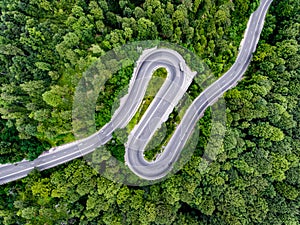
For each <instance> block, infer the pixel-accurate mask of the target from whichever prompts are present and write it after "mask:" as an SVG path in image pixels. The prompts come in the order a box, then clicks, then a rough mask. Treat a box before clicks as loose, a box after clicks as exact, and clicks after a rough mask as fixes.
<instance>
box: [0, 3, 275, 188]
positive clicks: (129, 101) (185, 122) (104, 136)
mask: <svg viewBox="0 0 300 225" xmlns="http://www.w3.org/2000/svg"><path fill="white" fill-rule="evenodd" d="M271 3H272V0H261V4H260V6H259V7H258V9H257V10H256V11H255V12H254V13H253V14H252V15H251V16H250V19H249V22H248V25H247V29H246V31H245V34H244V38H243V40H242V42H241V45H240V51H239V54H238V56H237V59H236V61H235V63H234V64H233V65H232V67H231V68H230V69H229V70H228V71H227V72H226V73H225V74H224V75H223V76H222V77H221V78H219V79H218V80H217V81H216V82H214V83H213V84H212V85H210V86H209V87H208V88H207V89H205V90H204V91H203V92H202V93H201V94H200V95H199V96H198V97H197V98H196V99H195V100H194V102H193V103H192V105H191V106H190V107H189V108H188V110H187V111H186V113H185V115H184V117H183V118H182V120H181V122H180V124H179V125H178V127H177V129H176V131H175V132H174V134H173V136H172V138H171V139H170V141H169V143H168V145H167V146H166V148H165V150H164V151H163V153H162V154H161V156H160V157H159V159H158V160H156V161H154V162H151V163H150V162H147V161H146V160H145V159H144V157H143V150H142V149H141V148H136V147H137V146H138V145H137V144H138V143H137V141H136V140H139V139H137V138H134V137H140V136H141V135H142V134H143V132H144V133H145V132H148V133H147V134H148V135H150V136H151V135H153V130H155V129H156V128H157V127H159V124H161V123H162V121H163V120H164V119H165V118H166V117H167V115H168V114H169V113H170V111H171V110H172V107H173V106H172V105H174V104H173V102H174V103H176V101H177V100H178V99H180V96H181V94H182V92H183V91H184V90H186V89H187V87H188V85H189V82H191V79H192V78H193V76H194V74H193V73H192V72H191V71H190V70H189V69H188V68H187V67H186V65H185V62H184V61H182V60H183V59H182V57H181V56H180V55H179V54H178V53H176V52H175V51H173V50H167V49H151V50H149V51H148V52H147V51H146V52H144V53H145V54H143V56H142V57H141V58H140V59H139V61H138V63H137V67H136V68H135V70H134V74H133V77H132V79H131V82H130V87H129V93H128V94H127V95H126V96H125V97H124V98H122V99H121V103H120V107H119V109H117V111H116V112H115V113H114V115H113V117H112V120H111V122H109V123H108V124H106V125H105V126H104V127H103V128H102V129H101V130H100V131H98V132H97V133H95V134H93V135H91V136H89V137H88V138H85V139H82V140H79V141H76V142H72V143H69V144H66V145H63V146H59V147H56V148H53V149H51V150H49V151H47V152H46V153H44V154H42V155H41V156H39V157H38V158H37V159H36V160H34V161H31V162H30V161H27V160H23V161H21V162H18V163H15V164H4V165H0V184H4V183H7V182H11V181H14V180H17V179H20V178H22V177H25V176H27V175H28V173H29V172H30V171H31V170H33V169H34V168H37V169H38V170H45V169H48V168H52V167H55V166H57V165H60V164H63V163H65V162H68V161H71V160H73V159H75V158H79V157H82V156H83V155H86V154H88V153H90V152H92V151H94V150H95V149H96V148H97V147H99V146H102V145H104V144H105V143H107V142H108V141H109V140H110V139H111V138H112V133H113V131H114V130H115V129H117V128H122V127H125V126H126V125H127V124H128V122H129V121H130V120H131V118H132V117H133V116H134V114H135V112H136V111H137V109H138V107H139V105H140V103H141V101H142V99H143V96H144V94H145V91H146V88H147V84H148V82H149V80H150V78H151V75H152V74H151V73H152V72H153V71H154V70H155V69H156V68H158V67H166V68H167V70H168V78H167V79H166V82H165V83H164V84H163V86H162V88H161V90H164V91H165V93H164V92H163V91H159V93H158V95H157V96H158V97H157V96H156V97H155V99H154V100H153V102H152V103H151V105H150V106H149V109H148V110H147V112H146V113H147V114H148V115H150V116H151V115H152V114H154V113H157V112H156V111H155V109H158V108H159V106H161V105H162V104H165V105H164V107H165V108H166V112H162V114H157V115H161V116H162V120H157V121H156V122H155V121H154V122H155V123H154V126H153V127H152V129H150V130H149V131H146V130H145V128H144V127H147V126H145V123H146V122H147V121H146V117H143V118H145V119H143V118H142V120H141V121H140V123H139V125H140V126H142V127H141V128H143V129H138V127H139V125H137V126H136V128H135V129H134V130H133V131H132V133H131V135H130V136H129V138H128V142H127V144H126V154H125V160H126V164H127V165H128V166H129V168H130V169H131V170H132V171H133V172H134V173H135V174H137V175H138V176H139V177H141V178H143V179H146V180H156V179H160V178H162V177H164V176H166V175H167V174H168V172H169V171H170V170H171V169H172V164H173V163H174V162H175V161H176V160H177V159H178V157H179V155H180V152H181V150H182V148H183V147H184V144H185V143H186V141H187V139H188V138H189V136H190V135H191V133H192V131H193V129H194V126H195V124H196V122H197V121H198V120H199V118H200V117H201V116H202V115H203V113H204V111H205V109H206V108H207V107H208V106H210V105H212V104H213V103H214V102H215V101H216V100H217V99H218V98H219V97H220V96H222V94H224V92H226V91H227V90H228V89H230V88H232V87H234V86H235V85H236V84H237V82H238V81H239V80H240V79H241V77H242V75H243V74H244V72H245V71H246V69H247V68H248V66H249V63H250V61H251V57H252V53H253V52H254V51H255V49H256V45H257V43H258V40H259V37H260V33H261V30H262V28H263V24H264V19H265V16H266V13H267V10H268V8H269V6H270V4H271ZM165 54H166V55H165ZM167 55H168V56H167ZM180 62H181V63H183V64H180ZM178 64H179V65H178ZM182 65H184V67H185V69H184V73H185V76H182V75H183V74H182V71H181V72H180V71H179V70H180V67H181V66H182ZM178 68H179V70H178ZM146 71H147V73H145V72H146ZM149 72H151V73H149ZM186 75H188V76H186ZM187 77H189V78H187ZM174 85H177V87H179V90H181V91H178V93H174V92H172V88H174ZM171 96H173V97H174V98H173V99H171ZM166 103H167V104H166ZM151 118H153V117H151ZM156 118H157V117H156ZM143 124H144V125H143ZM54 149H55V151H53V150H54Z"/></svg>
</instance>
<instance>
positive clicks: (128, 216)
mask: <svg viewBox="0 0 300 225" xmlns="http://www.w3.org/2000/svg"><path fill="white" fill-rule="evenodd" d="M258 4H259V1H258V0H254V1H250V0H237V1H231V0H217V1H211V0H195V1H191V0H184V1H177V0H145V1H143V0H138V1H129V0H124V1H107V0H97V1H83V0H75V1H69V0H61V1H50V0H4V1H1V2H0V9H1V14H0V30H1V32H0V116H1V118H0V129H1V135H0V160H1V163H6V162H15V161H19V160H21V159H23V158H27V159H34V158H36V157H37V156H38V155H39V154H40V153H41V152H42V151H43V150H46V149H48V148H49V147H50V146H55V145H60V144H63V143H66V142H69V141H71V140H73V139H74V136H73V133H72V124H71V118H72V101H73V94H74V90H75V87H76V85H77V83H78V81H79V79H80V78H81V74H82V72H83V71H85V70H86V68H88V67H89V66H90V65H91V63H92V62H94V61H95V60H96V59H97V57H99V56H101V55H103V54H104V53H105V52H106V51H109V50H110V49H112V48H114V47H117V46H121V45H123V44H125V43H127V42H131V41H136V40H149V39H153V40H154V39H159V40H165V41H169V42H172V43H176V44H178V45H181V46H183V47H186V48H188V49H189V50H191V51H192V52H194V53H195V54H197V55H198V56H200V57H201V58H202V59H203V60H204V61H205V63H206V64H207V65H208V66H209V68H210V69H211V71H212V72H213V73H214V74H215V75H216V76H217V77H219V76H221V75H222V74H223V73H224V72H225V71H227V70H228V69H229V68H230V66H231V65H232V63H233V62H234V60H235V57H236V55H237V52H238V47H239V43H240V40H241V38H242V35H243V32H244V30H245V27H246V24H247V20H248V18H249V16H250V14H251V13H252V12H253V11H254V10H255V8H256V7H257V6H258ZM299 12H300V3H299V1H298V0H274V1H273V3H272V6H271V8H270V11H269V14H268V15H267V17H266V23H265V26H264V30H263V32H262V37H261V40H260V41H259V44H258V48H257V50H256V52H255V53H254V55H253V60H252V62H251V65H250V67H249V69H248V71H247V72H246V74H245V77H244V79H243V80H242V81H241V82H239V84H238V86H237V87H235V88H233V89H232V90H229V91H228V92H227V93H226V94H225V100H226V108H227V110H226V113H227V124H226V135H225V138H224V143H223V146H222V148H221V149H218V152H219V155H218V156H217V158H216V160H215V161H213V162H212V163H211V164H210V165H209V167H208V169H207V170H206V171H205V172H201V168H199V164H200V163H201V162H202V161H203V159H202V154H203V151H204V149H205V147H206V145H207V142H208V139H209V135H210V123H209V119H210V111H209V110H208V112H206V114H205V116H204V118H203V119H202V120H201V121H200V122H199V128H200V134H199V141H198V143H197V149H196V151H195V154H194V155H193V156H192V159H191V160H190V161H189V162H188V163H187V164H186V165H185V166H184V167H183V169H182V170H180V171H179V172H178V173H176V174H175V175H174V176H172V177H170V178H169V179H167V180H165V181H163V182H161V183H158V184H154V185H151V186H145V187H130V186H126V185H123V184H119V183H115V182H112V181H110V180H108V179H106V178H104V177H102V176H101V175H99V174H97V173H96V172H95V171H94V170H93V169H92V168H91V167H90V166H88V164H87V162H86V161H84V160H83V159H76V160H74V161H72V162H69V163H67V164H65V165H61V166H58V167H55V168H54V169H51V170H47V171H44V172H42V173H41V172H38V171H34V172H33V173H31V174H30V176H28V177H26V178H24V179H22V180H19V181H16V182H12V183H9V184H6V185H1V186H0V224H4V225H11V224H35V225H38V224H49V225H50V224H107V225H108V224H111V225H118V224H119V225H123V224H157V225H160V224H161V225H167V224H172V225H177V224H178V225H182V224H188V225H193V224H224V225H225V224H236V225H239V224H261V225H269V224H272V225H281V224H288V225H296V224H298V223H299V221H300V216H299V205H300V195H299V190H300V175H299V174H300V166H299V165H300V163H299V158H300V157H299V156H300V152H299V151H300V133H299V131H300V129H299V128H300V127H299V121H300V111H299V109H300V107H299V106H300V105H299V102H300V101H299V95H300V85H299V84H300V80H299V79H300V76H299V74H300V50H299V49H300V48H299V41H300V29H299V28H300V17H299ZM132 72H133V66H132V67H127V68H124V69H122V70H120V71H119V72H118V73H117V74H114V75H113V76H112V78H111V79H109V80H108V81H107V83H106V86H105V88H104V89H103V90H102V91H101V93H100V94H99V98H98V102H97V106H96V118H95V119H96V124H97V126H98V127H101V126H103V125H104V124H105V123H107V122H108V121H109V119H110V117H111V108H112V105H113V103H114V102H115V98H116V97H117V96H118V94H119V93H120V91H121V90H123V88H124V87H125V86H126V85H128V83H129V80H130V76H131V74H132ZM199 91H200V90H199V87H198V86H195V85H194V86H192V88H191V89H190V90H189V94H191V96H194V95H195V96H196V95H197V93H198V92H199ZM174 118H175V117H174ZM113 141H114V142H113ZM113 141H111V142H110V143H109V144H108V145H107V148H109V149H110V151H111V152H112V154H115V155H118V157H119V159H120V160H122V154H123V157H124V153H123V152H122V149H121V147H120V146H123V145H122V144H120V143H119V142H118V140H113ZM123 149H124V147H123ZM107 157H108V158H109V157H110V156H107ZM103 160H104V159H103ZM116 169H118V168H116Z"/></svg>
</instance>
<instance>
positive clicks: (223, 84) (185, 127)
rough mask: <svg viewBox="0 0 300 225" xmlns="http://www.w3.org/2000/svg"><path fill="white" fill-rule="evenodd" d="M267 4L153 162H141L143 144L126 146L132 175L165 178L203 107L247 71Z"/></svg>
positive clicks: (266, 1) (269, 0) (253, 17)
mask: <svg viewBox="0 0 300 225" xmlns="http://www.w3.org/2000/svg"><path fill="white" fill-rule="evenodd" d="M271 3H272V0H262V1H261V4H260V6H259V7H258V9H257V10H256V11H255V12H254V13H253V14H252V15H251V17H250V19H249V21H248V24H247V29H246V31H245V34H244V38H243V40H242V42H241V46H240V51H239V54H238V56H237V59H236V61H235V63H234V64H233V65H232V67H231V68H230V69H229V70H228V71H227V72H226V73H225V74H224V75H223V76H222V77H220V78H219V79H218V80H217V81H215V82H214V83H213V84H211V85H210V86H209V87H207V88H206V89H205V90H204V91H203V92H202V93H201V94H200V95H199V96H198V97H197V98H196V99H195V100H194V101H193V103H192V104H191V106H190V107H189V108H188V109H187V111H186V112H185V115H184V116H183V118H182V120H181V122H180V124H179V125H178V126H177V128H176V130H175V132H174V134H173V136H172V137H171V139H170V141H169V142H168V144H167V146H166V147H165V149H164V151H163V152H162V153H161V155H160V157H159V158H158V159H157V160H155V161H154V162H148V161H146V160H145V158H144V154H143V149H144V147H145V146H144V145H143V144H141V143H142V142H143V141H142V140H139V137H138V136H136V137H135V139H134V142H135V143H134V144H132V145H129V146H128V149H126V155H125V156H126V157H125V160H126V163H127V165H128V166H129V167H130V169H131V170H132V171H133V172H134V173H135V174H136V175H138V176H139V177H142V178H144V179H146V180H157V179H160V178H162V177H164V176H166V175H167V174H168V173H169V172H170V171H171V170H172V165H173V164H174V163H175V162H176V161H177V159H178V157H179V155H180V153H181V150H182V149H183V147H184V145H185V143H186V142H187V140H188V138H189V136H190V135H191V133H192V131H193V130H194V127H195V125H196V123H197V121H198V120H199V119H200V118H201V117H202V116H203V114H204V111H205V110H206V109H207V107H209V106H211V105H212V104H213V103H214V102H216V101H217V100H218V98H219V97H220V96H222V95H223V94H224V93H225V92H226V91H227V90H229V89H230V88H232V87H234V86H236V85H237V82H238V81H239V80H240V79H241V78H242V75H243V74H244V73H245V71H246V70H247V68H248V66H249V64H250V61H251V58H252V53H253V52H255V50H256V46H257V43H258V40H259V37H260V33H261V31H262V28H263V24H264V20H265V16H266V13H267V11H268V8H269V6H270V4H271ZM141 132H142V131H141ZM130 141H131V140H130ZM132 146H134V147H132Z"/></svg>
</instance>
